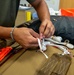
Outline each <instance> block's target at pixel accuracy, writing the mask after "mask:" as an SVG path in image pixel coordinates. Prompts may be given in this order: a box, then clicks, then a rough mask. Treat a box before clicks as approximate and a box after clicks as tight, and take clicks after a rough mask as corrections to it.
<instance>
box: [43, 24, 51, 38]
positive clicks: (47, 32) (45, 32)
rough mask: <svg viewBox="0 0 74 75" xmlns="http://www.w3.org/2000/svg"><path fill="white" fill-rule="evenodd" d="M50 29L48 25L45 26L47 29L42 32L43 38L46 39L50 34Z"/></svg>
mask: <svg viewBox="0 0 74 75" xmlns="http://www.w3.org/2000/svg"><path fill="white" fill-rule="evenodd" d="M50 28H51V27H49V25H47V27H46V29H45V31H44V35H45V37H47V36H48V35H49V33H50Z"/></svg>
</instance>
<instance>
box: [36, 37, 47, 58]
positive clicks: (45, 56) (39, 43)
mask: <svg viewBox="0 0 74 75" xmlns="http://www.w3.org/2000/svg"><path fill="white" fill-rule="evenodd" d="M37 39H38V44H39V47H40V52H41V53H42V54H43V55H44V56H45V57H46V58H47V59H48V56H47V55H46V54H45V53H44V52H43V50H42V46H41V42H40V39H39V38H37Z"/></svg>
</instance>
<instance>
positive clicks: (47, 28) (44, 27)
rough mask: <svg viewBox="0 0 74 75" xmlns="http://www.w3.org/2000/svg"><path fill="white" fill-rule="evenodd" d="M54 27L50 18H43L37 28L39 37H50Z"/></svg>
mask: <svg viewBox="0 0 74 75" xmlns="http://www.w3.org/2000/svg"><path fill="white" fill-rule="evenodd" d="M54 31H55V28H54V25H53V24H52V22H51V21H50V20H48V19H47V20H44V21H42V23H41V26H40V28H39V32H40V37H41V38H42V37H50V36H52V35H53V34H54Z"/></svg>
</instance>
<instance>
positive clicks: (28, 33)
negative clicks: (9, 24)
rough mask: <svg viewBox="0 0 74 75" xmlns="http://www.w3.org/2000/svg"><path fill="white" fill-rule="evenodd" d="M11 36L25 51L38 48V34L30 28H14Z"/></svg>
mask: <svg viewBox="0 0 74 75" xmlns="http://www.w3.org/2000/svg"><path fill="white" fill-rule="evenodd" d="M13 36H14V39H15V41H16V42H18V43H19V44H20V45H21V46H22V47H23V48H25V49H27V48H30V47H37V46H38V41H37V38H38V37H39V34H38V33H36V32H35V31H33V30H32V29H30V28H25V27H22V28H15V29H14V32H13Z"/></svg>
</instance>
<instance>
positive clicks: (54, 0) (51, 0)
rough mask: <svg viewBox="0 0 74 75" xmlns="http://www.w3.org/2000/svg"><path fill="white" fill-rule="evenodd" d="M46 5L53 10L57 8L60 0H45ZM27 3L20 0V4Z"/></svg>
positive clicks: (24, 0)
mask: <svg viewBox="0 0 74 75" xmlns="http://www.w3.org/2000/svg"><path fill="white" fill-rule="evenodd" d="M45 1H46V3H47V5H48V7H52V8H53V9H54V10H59V2H60V0H45ZM25 3H26V4H28V2H27V1H26V0H21V2H20V4H25Z"/></svg>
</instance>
